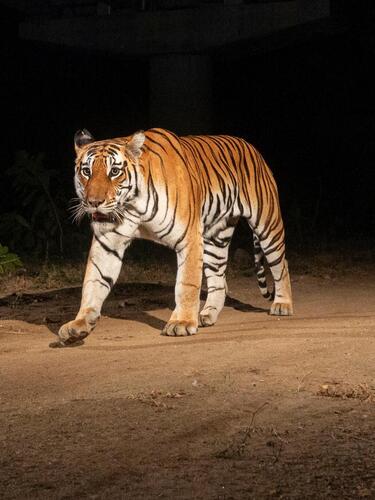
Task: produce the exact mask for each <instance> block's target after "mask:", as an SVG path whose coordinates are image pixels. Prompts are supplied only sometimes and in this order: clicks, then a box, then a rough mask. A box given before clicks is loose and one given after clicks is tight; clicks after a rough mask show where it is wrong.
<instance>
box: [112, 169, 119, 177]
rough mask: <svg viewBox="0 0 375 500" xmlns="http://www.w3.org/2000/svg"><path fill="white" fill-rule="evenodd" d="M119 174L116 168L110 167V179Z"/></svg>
mask: <svg viewBox="0 0 375 500" xmlns="http://www.w3.org/2000/svg"><path fill="white" fill-rule="evenodd" d="M119 173H120V169H119V168H117V167H112V168H111V171H110V172H109V175H110V176H111V177H116V175H118V174H119Z"/></svg>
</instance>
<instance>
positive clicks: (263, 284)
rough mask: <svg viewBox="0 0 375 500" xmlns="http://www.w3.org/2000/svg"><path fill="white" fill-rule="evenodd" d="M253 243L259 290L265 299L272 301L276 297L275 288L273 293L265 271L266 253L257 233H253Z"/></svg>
mask: <svg viewBox="0 0 375 500" xmlns="http://www.w3.org/2000/svg"><path fill="white" fill-rule="evenodd" d="M253 242H254V261H255V272H256V275H257V280H258V286H259V290H260V293H261V294H262V295H263V297H264V298H265V299H267V300H270V301H272V300H273V299H274V296H275V288H274V289H273V290H272V292H270V291H269V290H268V286H267V279H266V273H265V269H264V253H263V250H262V247H261V246H260V241H259V238H258V236H257V235H256V234H255V233H253Z"/></svg>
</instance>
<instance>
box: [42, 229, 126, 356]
mask: <svg viewBox="0 0 375 500" xmlns="http://www.w3.org/2000/svg"><path fill="white" fill-rule="evenodd" d="M130 241H131V240H130V239H129V238H127V239H126V238H124V237H120V236H118V235H117V234H115V233H106V234H104V235H99V236H97V235H94V238H93V241H92V245H91V249H90V254H89V257H88V262H87V267H86V273H85V278H84V281H83V287H82V300H81V307H80V309H79V311H78V314H77V316H76V318H75V319H74V320H73V321H69V322H68V323H65V324H64V325H62V327H61V328H60V330H59V332H58V336H59V340H58V341H57V342H54V343H52V344H51V347H65V346H69V345H72V344H75V343H77V342H81V341H82V340H83V339H84V338H85V337H87V335H89V333H90V332H91V331H92V330H93V329H94V328H95V326H96V324H97V322H98V320H99V318H100V312H101V308H102V305H103V302H104V300H105V299H106V298H107V296H108V294H109V292H110V291H111V289H112V287H113V285H114V284H115V282H116V280H117V278H118V276H119V274H120V270H121V265H122V258H123V255H124V251H125V249H126V248H127V247H128V246H129V244H130Z"/></svg>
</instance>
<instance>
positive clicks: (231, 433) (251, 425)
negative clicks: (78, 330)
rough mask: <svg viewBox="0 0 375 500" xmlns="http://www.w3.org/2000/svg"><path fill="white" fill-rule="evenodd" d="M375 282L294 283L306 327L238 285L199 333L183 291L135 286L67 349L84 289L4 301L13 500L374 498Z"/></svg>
mask: <svg viewBox="0 0 375 500" xmlns="http://www.w3.org/2000/svg"><path fill="white" fill-rule="evenodd" d="M374 278H375V274H374V273H373V272H372V273H368V275H367V276H366V275H364V276H362V277H361V278H360V279H359V278H358V277H357V276H352V277H343V278H339V277H338V278H336V279H324V278H313V277H309V276H296V275H295V276H294V279H293V291H294V298H295V316H293V317H291V318H277V317H271V316H268V315H267V309H266V308H267V307H268V304H267V303H266V302H264V300H263V299H262V297H260V296H259V293H258V291H257V289H256V285H255V282H254V279H251V278H246V279H245V278H240V279H232V280H231V281H229V287H230V298H229V299H228V301H227V306H226V307H225V310H224V311H223V313H222V314H221V316H220V319H219V322H218V323H217V325H215V326H213V327H210V328H206V329H203V328H201V329H200V331H199V333H198V335H196V336H193V337H186V338H170V337H163V336H160V335H159V331H160V329H161V327H162V325H163V324H164V322H165V321H166V320H167V318H168V316H169V314H170V308H171V307H172V305H173V287H172V286H170V285H162V284H141V283H138V284H122V285H119V286H117V288H116V289H115V291H114V293H113V294H112V296H111V299H110V300H109V301H108V302H107V304H106V306H105V308H104V317H103V318H102V320H101V322H100V324H99V326H98V327H97V329H96V330H95V332H93V334H92V335H91V336H90V337H89V338H88V339H86V342H85V344H84V345H83V346H80V347H76V348H66V349H51V348H49V343H50V342H51V341H53V340H54V337H53V335H52V331H56V330H57V329H58V327H59V325H60V324H61V323H62V322H64V321H66V320H68V319H71V318H72V317H73V316H74V314H75V312H76V310H77V307H78V303H79V292H80V290H79V288H73V289H64V290H55V291H52V292H48V293H42V294H34V295H32V294H30V295H27V294H23V295H12V296H8V297H6V298H3V299H2V300H1V302H0V315H1V316H0V317H1V320H0V397H1V400H0V403H1V406H0V425H1V433H0V492H1V493H0V496H1V498H4V499H9V498H22V499H24V498H48V499H51V498H53V499H54V498H74V499H76V498H91V499H96V498H100V499H102V498H103V499H110V498H111V499H114V498H124V499H141V498H142V499H145V498H166V499H248V498H254V499H263V498H284V499H285V498H304V499H306V498H340V499H344V498H360V497H368V498H375V432H374V430H375V364H374V353H375V279H374ZM123 299H125V303H124V302H123Z"/></svg>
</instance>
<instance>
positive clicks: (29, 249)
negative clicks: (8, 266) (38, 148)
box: [0, 151, 88, 262]
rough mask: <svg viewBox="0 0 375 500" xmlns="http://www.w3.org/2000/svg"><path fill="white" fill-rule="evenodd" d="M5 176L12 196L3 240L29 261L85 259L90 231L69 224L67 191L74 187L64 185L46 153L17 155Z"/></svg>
mask: <svg viewBox="0 0 375 500" xmlns="http://www.w3.org/2000/svg"><path fill="white" fill-rule="evenodd" d="M5 174H6V175H7V176H8V178H9V179H10V184H9V185H10V187H9V191H10V195H9V202H8V204H7V207H8V208H7V210H6V211H5V213H3V214H2V215H1V216H0V240H1V241H2V242H3V243H5V244H7V245H8V246H9V247H10V248H12V249H14V250H15V251H16V252H17V253H18V254H20V255H22V256H25V257H26V256H27V257H28V259H30V258H31V259H37V260H41V259H42V260H44V262H48V261H49V260H50V258H52V257H53V258H55V257H62V256H66V255H67V253H68V254H69V253H70V254H71V255H75V256H79V257H82V251H85V252H87V248H88V243H87V234H88V227H86V226H87V225H85V227H84V229H82V228H80V229H79V230H78V229H77V228H76V227H74V225H72V223H71V220H69V217H68V210H67V207H68V202H69V194H70V193H67V190H71V189H72V184H69V185H68V183H64V182H62V181H61V174H60V172H59V171H58V170H56V169H54V168H51V167H50V165H49V163H48V161H47V160H46V157H45V155H44V153H37V154H35V155H32V154H29V153H27V152H25V151H19V152H17V153H16V156H15V161H14V164H13V165H12V166H11V167H10V168H8V169H7V170H6V171H5ZM67 250H68V252H67ZM78 252H79V255H77V253H78Z"/></svg>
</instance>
